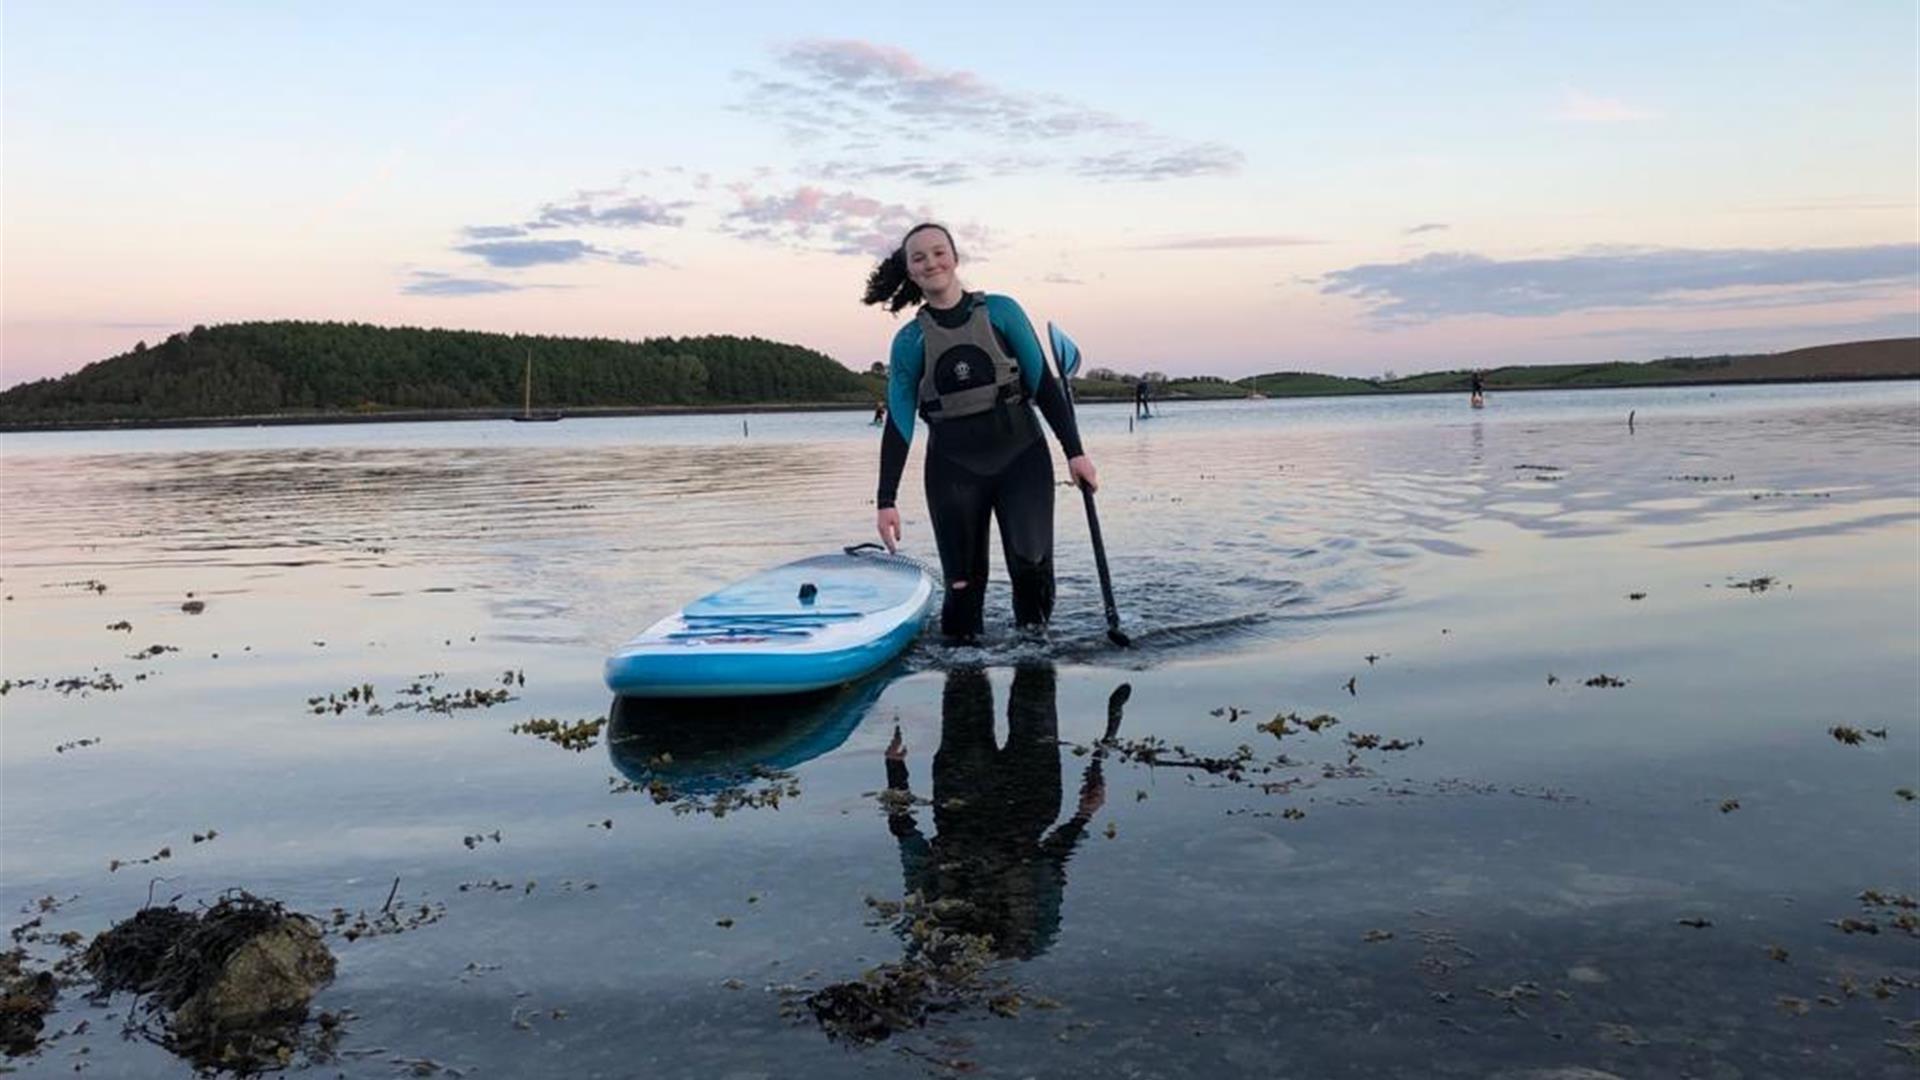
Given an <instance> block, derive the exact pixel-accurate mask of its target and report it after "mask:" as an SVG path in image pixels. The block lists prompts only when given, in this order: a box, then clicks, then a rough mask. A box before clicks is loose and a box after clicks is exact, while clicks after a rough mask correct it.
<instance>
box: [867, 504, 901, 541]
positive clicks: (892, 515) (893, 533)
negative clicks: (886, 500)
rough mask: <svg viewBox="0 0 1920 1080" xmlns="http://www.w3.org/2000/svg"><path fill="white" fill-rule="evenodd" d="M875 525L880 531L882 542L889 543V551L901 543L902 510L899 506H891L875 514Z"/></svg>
mask: <svg viewBox="0 0 1920 1080" xmlns="http://www.w3.org/2000/svg"><path fill="white" fill-rule="evenodd" d="M873 527H874V528H875V529H878V530H879V531H880V542H881V543H883V544H885V545H887V550H888V551H892V550H893V549H894V546H895V545H896V544H898V543H900V511H899V510H898V509H897V508H895V507H891V506H889V507H887V508H886V509H885V510H882V511H880V512H879V513H878V514H875V515H874V516H873Z"/></svg>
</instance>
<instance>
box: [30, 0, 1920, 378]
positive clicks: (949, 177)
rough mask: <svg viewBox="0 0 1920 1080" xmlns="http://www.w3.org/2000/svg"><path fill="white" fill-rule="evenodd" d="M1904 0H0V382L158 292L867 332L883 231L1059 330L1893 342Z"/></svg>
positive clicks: (567, 330)
mask: <svg viewBox="0 0 1920 1080" xmlns="http://www.w3.org/2000/svg"><path fill="white" fill-rule="evenodd" d="M1917 18H1920V16H1916V7H1915V5H1914V4H1913V3H1912V2H1911V0H1889V2H1884V3H1804V4H1803V3H1779V2H1767V0H1741V2H1738V3H1707V2H1698V0H1696V2H1689V3H1672V2H1671V0H1665V2H1661V3H1646V4H1640V3H1626V2H1596V3H1571V2H1554V3H1547V2H1542V3H1497V4H1496V3H1488V4H1455V3H1442V4H1436V3H1433V2H1431V0H1421V2H1417V3H1404V4H1403V3H1355V4H1333V3H1321V4H1314V5H1306V4H1254V3H1228V4H1212V3H1207V2H1204V0H1186V2H1182V3H1178V4H1173V3H1160V4H1154V5H1134V4H1127V3H1115V2H1111V0H1109V2H1103V3H1098V4H1093V3H1087V4H1079V3H1051V4H1037V3H1032V2H1030V0H1028V2H1021V3H1005V4H1003V3H997V2H994V0H980V2H971V3H967V4H961V5H952V6H950V7H948V8H945V9H938V10H936V9H930V8H928V7H926V6H925V5H907V4H881V3H862V4H845V5H831V4H819V3H808V4H796V3H759V2H755V0H744V2H742V0H725V2H720V3H687V2H684V0H676V2H673V3H617V4H616V3H608V4H574V3H568V2H564V0H553V2H545V3H539V4H534V3H517V4H480V3H473V2H462V3H446V4H439V3H426V2H408V3H402V4H393V3H364V4H363V3H355V2H341V0H328V2H326V3H273V4H260V3H253V2H247V3H232V4H218V3H197V2H191V0H171V2H168V3H164V4H158V3H147V2H141V3H97V2H73V0H8V2H7V4H6V6H5V8H4V26H3V27H0V39H3V40H4V56H3V57H0V59H3V61H4V124H5V127H4V133H3V134H0V138H3V140H4V143H3V149H4V185H5V186H4V191H3V192H0V201H3V208H4V223H3V227H4V235H3V237H0V242H3V243H4V251H3V254H4V265H3V267H0V272H3V273H4V280H3V283H0V295H3V299H4V313H3V314H0V334H3V335H4V338H3V349H0V384H4V385H11V384H13V383H17V382H20V381H23V380H28V379H34V378H40V377H45V376H50V375H57V374H61V373H64V372H67V371H71V370H74V369H76V368H78V367H80V366H81V365H83V364H85V363H88V362H91V361H94V360H98V359H101V358H104V357H106V356H109V355H112V354H115V353H118V352H121V351H124V350H126V349H128V348H130V347H131V346H132V345H133V344H134V342H135V341H137V340H142V339H144V340H147V341H156V340H158V339H160V338H163V337H165V336H166V335H167V334H169V333H172V332H174V331H177V330H181V329H185V328H188V327H191V326H192V325H194V324H196V323H204V324H214V323H221V322H234V321H241V320H254V319H315V320H351V321H360V322H371V323H378V324H383V325H413V326H441V327H458V328H467V329H478V330H492V331H508V332H530V333H543V334H558V335H576V336H603V337H616V338H629V339H631V338H642V337H651V336H658V335H666V334H671V335H683V334H702V333H730V334H742V335H750V334H751V335H760V336H764V337H769V338H775V339H780V340H786V341H793V342H798V343H800V344H804V345H808V346H812V347H814V348H817V349H820V350H822V351H824V352H826V353H828V354H830V355H832V356H834V357H836V358H837V359H839V360H841V361H842V362H844V363H846V364H848V365H849V366H852V367H857V368H864V367H865V366H866V365H867V364H868V363H870V362H872V361H874V360H877V359H881V358H882V357H884V355H885V350H886V345H887V342H888V340H889V339H890V337H891V335H892V332H893V329H894V326H895V325H896V323H895V321H894V320H893V319H891V318H890V317H889V316H887V315H885V314H883V313H881V312H880V311H878V310H876V309H871V308H863V307H861V306H860V305H859V303H858V298H859V293H860V290H861V286H862V283H863V281H864V278H865V275H866V273H867V271H868V270H869V269H870V267H871V265H872V263H873V260H874V258H875V257H876V256H877V255H879V254H880V253H882V252H883V251H885V250H887V249H889V248H891V247H892V245H893V244H895V243H896V242H897V241H898V239H899V236H900V233H901V232H902V231H903V229H904V228H905V227H906V226H907V225H909V224H910V223H912V222H914V221H917V220H920V219H923V218H933V219H937V220H941V221H944V222H947V223H949V224H950V225H952V226H953V228H954V230H955V232H956V233H957V235H958V237H959V243H960V247H961V253H962V256H963V259H964V260H966V263H965V264H963V268H962V270H963V276H964V277H965V279H966V280H967V281H968V283H969V284H970V285H971V286H973V287H975V288H984V289H989V290H992V291H995V292H1003V293H1007V294H1009V295H1011V296H1013V297H1015V298H1016V299H1018V300H1019V301H1020V302H1021V303H1022V304H1023V306H1025V308H1026V309H1027V311H1028V313H1029V314H1030V315H1031V316H1032V317H1033V318H1034V319H1035V321H1036V323H1038V322H1040V321H1042V320H1048V319H1051V320H1054V321H1057V322H1059V323H1060V324H1061V325H1063V326H1065V327H1068V328H1069V329H1071V330H1072V332H1073V333H1074V336H1075V337H1076V338H1077V339H1078V340H1079V341H1080V342H1081V344H1082V345H1083V346H1084V347H1085V349H1086V352H1087V355H1088V359H1089V362H1090V363H1091V364H1093V365H1095V366H1112V367H1116V368H1121V369H1125V370H1134V371H1138V370H1143V369H1157V370H1161V371H1165V372H1169V373H1175V374H1179V373H1212V374H1219V375H1227V376H1239V375H1246V374H1252V373H1255V372H1263V371H1277V370H1316V371H1328V372H1338V373H1344V374H1359V375H1372V374H1378V373H1380V372H1382V371H1384V370H1387V369H1392V370H1395V371H1397V372H1399V373H1402V374H1406V373H1409V372H1414V371H1422V370H1428V369H1433V368H1448V367H1461V366H1466V365H1481V366H1490V365H1495V364H1502V363H1538V362H1561V361H1577V360H1598V359H1647V358H1650V357H1654V356H1661V355H1672V354H1706V353H1718V352H1729V351H1734V352H1747V351H1770V350H1776V349H1784V348H1792V347H1796V346H1800V345H1807V344H1815V343H1821V342H1829V341H1844V340H1852V339H1858V338H1870V337H1888V336H1895V335H1909V334H1917V333H1920V196H1917V195H1916V191H1920V105H1917V104H1916V102H1920V61H1917V60H1916V41H1917V40H1920V38H1917V32H1920V25H1917V23H1916V19H1917Z"/></svg>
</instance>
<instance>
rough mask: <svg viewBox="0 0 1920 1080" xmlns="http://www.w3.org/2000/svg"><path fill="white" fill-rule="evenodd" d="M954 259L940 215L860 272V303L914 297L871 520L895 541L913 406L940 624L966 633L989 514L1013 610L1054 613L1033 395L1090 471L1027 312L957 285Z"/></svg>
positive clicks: (976, 598)
mask: <svg viewBox="0 0 1920 1080" xmlns="http://www.w3.org/2000/svg"><path fill="white" fill-rule="evenodd" d="M959 261H960V256H959V252H958V251H957V250H956V249H955V247H954V243H953V236H952V234H951V233H949V232H948V231H947V230H946V228H945V227H944V226H940V225H932V224H923V225H916V226H914V227H913V228H912V229H911V230H909V231H908V232H907V235H906V238H905V239H904V240H902V241H901V243H900V247H899V248H897V249H895V250H894V252H893V254H891V255H889V256H887V257H886V258H885V259H882V260H881V261H880V265H879V266H877V267H875V268H874V270H873V273H872V274H871V275H869V276H868V278H867V289H866V294H865V296H864V298H863V300H864V302H865V303H868V304H885V305H886V306H887V310H888V311H891V312H898V311H900V310H901V309H903V308H905V307H907V306H909V305H912V304H916V303H917V304H919V305H920V310H919V311H918V312H917V313H916V314H915V316H914V318H913V321H911V322H909V323H907V324H906V325H905V326H902V327H901V328H900V331H899V332H898V333H896V334H895V335H894V336H893V352H892V356H891V359H890V361H889V363H888V365H887V424H886V428H885V430H884V431H883V432H882V433H881V436H880V488H879V493H878V497H877V499H876V504H877V505H878V506H879V511H878V513H877V514H876V516H875V522H874V524H875V527H876V528H878V529H879V532H880V539H881V540H883V541H885V543H886V545H887V550H889V551H891V550H893V549H894V545H895V544H897V543H898V542H899V540H900V511H899V510H898V509H896V508H895V506H894V497H895V495H896V494H897V493H898V491H899V487H900V474H901V473H902V472H903V471H904V470H905V468H906V464H907V447H908V445H909V444H910V443H911V442H912V439H913V421H914V417H915V416H916V415H918V416H921V417H924V418H925V419H926V421H927V428H928V431H929V433H930V434H929V435H928V437H927V462H926V490H927V512H928V515H929V516H930V517H931V518H932V522H933V538H934V543H935V544H936V546H938V548H939V550H940V566H941V573H942V576H943V578H944V579H945V583H946V598H945V603H944V604H943V605H942V607H941V610H940V630H941V633H943V634H945V635H946V636H947V637H949V638H953V639H958V640H963V641H964V640H970V639H972V638H975V637H978V636H979V634H980V632H981V629H982V622H983V618H982V616H983V612H984V608H985V595H986V586H987V521H988V518H989V517H991V518H993V519H995V520H997V521H998V522H999V525H1000V547H1001V554H1002V555H1003V556H1004V558H1005V560H1006V565H1007V576H1008V577H1009V578H1010V579H1011V580H1012V584H1013V616H1014V621H1015V622H1016V623H1017V624H1019V625H1020V626H1022V627H1042V626H1045V625H1046V623H1047V620H1048V618H1049V617H1051V616H1052V614H1053V457H1052V455H1051V454H1050V453H1049V452H1048V450H1047V442H1046V438H1045V436H1044V435H1042V433H1041V431H1040V424H1039V421H1038V419H1037V418H1036V417H1035V415H1034V406H1035V405H1038V406H1039V409H1040V413H1041V414H1042V415H1044V416H1045V417H1046V418H1047V425H1048V426H1049V427H1051V428H1052V429H1053V434H1054V437H1055V438H1057V439H1059V440H1060V447H1061V449H1062V450H1064V451H1065V452H1066V455H1067V470H1068V472H1069V473H1070V474H1071V475H1072V476H1073V479H1074V482H1075V483H1078V484H1081V485H1083V486H1084V487H1086V489H1087V490H1089V491H1092V490H1095V489H1096V488H1098V486H1099V478H1098V475H1097V474H1096V473H1095V471H1094V467H1093V462H1092V461H1091V460H1090V459H1089V458H1088V457H1087V455H1086V452H1085V451H1084V450H1083V449H1082V448H1081V446H1080V433H1079V430H1078V429H1077V428H1076V427H1075V426H1074V422H1073V407H1072V405H1071V404H1070V403H1069V402H1068V401H1067V396H1066V393H1065V392H1064V390H1063V388H1062V387H1061V386H1060V382H1059V380H1058V379H1056V378H1055V377H1054V375H1053V372H1052V370H1051V369H1050V367H1049V365H1048V364H1047V362H1046V358H1045V356H1044V355H1043V354H1042V353H1041V351H1040V339H1039V338H1038V337H1036V336H1035V335H1034V332H1033V324H1032V323H1031V322H1028V321H1027V315H1026V312H1024V311H1022V310H1020V305H1019V304H1016V303H1014V302H1013V300H1011V299H1009V298H1008V297H1005V296H999V295H994V294H989V293H977V292H968V291H966V289H965V288H963V287H962V286H961V284H960V279H959V276H958V274H957V273H956V269H957V266H958V263H959Z"/></svg>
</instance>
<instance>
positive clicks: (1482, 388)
mask: <svg viewBox="0 0 1920 1080" xmlns="http://www.w3.org/2000/svg"><path fill="white" fill-rule="evenodd" d="M1467 388H1468V390H1469V392H1470V393H1469V396H1468V398H1467V404H1468V405H1471V406H1472V407H1474V408H1476V409H1484V408H1486V407H1487V385H1486V382H1485V380H1483V379H1482V378H1481V377H1480V369H1479V368H1474V369H1473V371H1471V372H1469V373H1468V375H1467Z"/></svg>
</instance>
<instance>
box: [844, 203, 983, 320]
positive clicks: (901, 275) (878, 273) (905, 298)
mask: <svg viewBox="0 0 1920 1080" xmlns="http://www.w3.org/2000/svg"><path fill="white" fill-rule="evenodd" d="M923 229H939V230H940V234H941V235H942V236H945V237H946V238H947V247H949V248H951V249H952V250H953V255H954V258H956V259H957V258H959V257H960V248H959V246H958V245H956V244H955V243H954V242H953V234H952V233H950V232H948V231H947V227H946V226H945V225H938V224H935V223H934V222H931V221H923V222H921V223H920V224H918V225H915V226H914V227H913V228H911V229H908V230H907V235H905V236H903V237H901V238H900V246H899V247H897V248H894V249H893V254H891V255H888V256H887V257H886V258H884V259H881V260H880V265H878V266H876V267H874V268H873V273H871V274H868V275H867V292H866V295H865V296H862V297H861V298H860V302H861V303H863V304H885V305H887V310H888V311H890V312H896V313H897V312H898V311H899V310H900V309H901V308H903V307H906V306H907V305H908V304H917V303H919V302H920V301H921V300H922V299H924V298H923V297H922V296H921V295H920V286H918V285H915V284H914V283H913V279H912V278H910V277H908V276H907V241H909V240H911V239H913V234H914V233H917V232H920V231H921V230H923Z"/></svg>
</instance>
